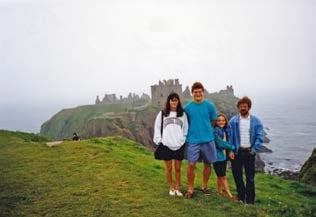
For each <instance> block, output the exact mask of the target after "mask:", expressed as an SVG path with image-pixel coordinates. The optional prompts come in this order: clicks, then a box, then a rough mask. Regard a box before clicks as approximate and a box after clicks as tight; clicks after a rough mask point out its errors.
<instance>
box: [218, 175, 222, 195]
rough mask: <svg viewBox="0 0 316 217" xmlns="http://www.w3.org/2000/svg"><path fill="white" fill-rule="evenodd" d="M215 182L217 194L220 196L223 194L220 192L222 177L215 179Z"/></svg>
mask: <svg viewBox="0 0 316 217" xmlns="http://www.w3.org/2000/svg"><path fill="white" fill-rule="evenodd" d="M216 182H217V193H219V194H222V193H223V191H222V189H223V181H222V177H217V179H216Z"/></svg>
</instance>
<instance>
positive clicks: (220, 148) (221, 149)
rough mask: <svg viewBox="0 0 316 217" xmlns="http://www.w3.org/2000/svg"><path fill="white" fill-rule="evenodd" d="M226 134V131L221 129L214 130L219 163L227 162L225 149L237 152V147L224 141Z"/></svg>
mask: <svg viewBox="0 0 316 217" xmlns="http://www.w3.org/2000/svg"><path fill="white" fill-rule="evenodd" d="M224 133H226V131H225V129H223V128H220V127H215V128H214V136H215V144H216V156H217V161H225V160H226V153H225V149H228V150H229V151H234V150H235V146H233V145H232V144H230V143H228V142H226V141H223V138H224ZM226 136H227V133H226Z"/></svg>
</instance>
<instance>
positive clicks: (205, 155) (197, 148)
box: [187, 141, 217, 164]
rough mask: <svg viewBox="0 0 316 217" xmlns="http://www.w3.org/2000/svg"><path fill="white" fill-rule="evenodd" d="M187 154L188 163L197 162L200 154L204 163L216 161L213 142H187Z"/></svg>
mask: <svg viewBox="0 0 316 217" xmlns="http://www.w3.org/2000/svg"><path fill="white" fill-rule="evenodd" d="M187 146H188V149H187V155H188V161H189V162H190V163H196V162H198V160H199V158H200V155H201V157H202V159H203V161H204V163H210V164H211V163H214V162H216V161H217V157H216V147H215V142H214V141H211V142H205V143H199V144H192V143H188V144H187Z"/></svg>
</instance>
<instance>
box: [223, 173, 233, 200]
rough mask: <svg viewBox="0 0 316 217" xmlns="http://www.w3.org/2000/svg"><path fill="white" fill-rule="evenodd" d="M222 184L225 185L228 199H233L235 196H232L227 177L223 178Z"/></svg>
mask: <svg viewBox="0 0 316 217" xmlns="http://www.w3.org/2000/svg"><path fill="white" fill-rule="evenodd" d="M222 183H223V186H224V189H225V191H226V193H227V195H228V197H230V198H232V197H233V195H232V193H231V192H230V190H229V187H228V182H227V178H226V176H224V177H222Z"/></svg>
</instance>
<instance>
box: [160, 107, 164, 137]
mask: <svg viewBox="0 0 316 217" xmlns="http://www.w3.org/2000/svg"><path fill="white" fill-rule="evenodd" d="M162 132H163V111H161V125H160V133H161V138H162Z"/></svg>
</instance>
